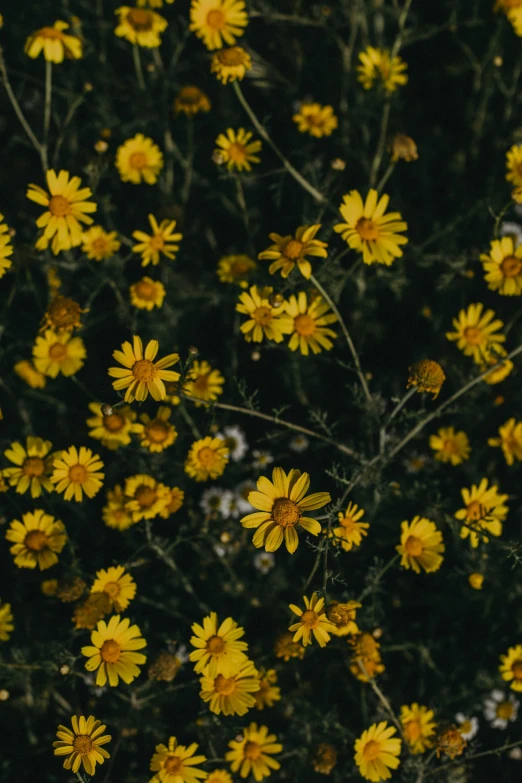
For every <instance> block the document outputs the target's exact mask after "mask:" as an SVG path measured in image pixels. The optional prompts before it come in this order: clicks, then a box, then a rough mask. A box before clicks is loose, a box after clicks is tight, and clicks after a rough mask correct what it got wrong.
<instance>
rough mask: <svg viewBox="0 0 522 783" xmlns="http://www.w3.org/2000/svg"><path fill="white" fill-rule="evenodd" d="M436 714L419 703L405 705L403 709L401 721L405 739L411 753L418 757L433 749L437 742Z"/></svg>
mask: <svg viewBox="0 0 522 783" xmlns="http://www.w3.org/2000/svg"><path fill="white" fill-rule="evenodd" d="M433 716H434V712H433V710H429V709H428V708H427V707H423V706H422V705H419V704H417V703H414V704H410V705H409V706H408V705H407V704H403V706H402V707H401V714H400V716H399V717H400V721H401V723H402V728H403V731H404V737H405V739H406V742H407V743H408V745H409V748H410V751H411V752H412V753H413V754H414V755H417V754H419V753H424V751H425V750H427V749H428V748H432V747H433V745H434V742H435V737H434V734H435V721H434V720H433Z"/></svg>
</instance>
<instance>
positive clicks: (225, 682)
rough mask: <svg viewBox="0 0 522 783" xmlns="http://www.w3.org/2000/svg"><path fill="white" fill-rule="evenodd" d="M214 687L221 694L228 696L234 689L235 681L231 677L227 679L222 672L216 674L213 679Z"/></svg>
mask: <svg viewBox="0 0 522 783" xmlns="http://www.w3.org/2000/svg"><path fill="white" fill-rule="evenodd" d="M214 689H215V690H216V692H217V693H220V694H221V695H222V696H230V694H232V693H234V691H235V690H236V681H235V680H234V678H233V677H230V678H229V679H227V678H226V677H223V675H222V674H218V676H217V677H216V679H215V680H214Z"/></svg>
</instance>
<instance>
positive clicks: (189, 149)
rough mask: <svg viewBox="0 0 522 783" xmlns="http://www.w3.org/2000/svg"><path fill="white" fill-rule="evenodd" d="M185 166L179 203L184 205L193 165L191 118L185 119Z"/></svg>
mask: <svg viewBox="0 0 522 783" xmlns="http://www.w3.org/2000/svg"><path fill="white" fill-rule="evenodd" d="M186 161H187V166H186V168H185V181H184V183H183V191H182V194H181V201H182V202H183V204H186V203H187V201H188V200H189V196H190V186H191V184H192V168H193V165H194V121H193V119H192V117H187V157H186Z"/></svg>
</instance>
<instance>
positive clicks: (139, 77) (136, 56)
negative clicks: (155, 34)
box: [132, 44, 147, 91]
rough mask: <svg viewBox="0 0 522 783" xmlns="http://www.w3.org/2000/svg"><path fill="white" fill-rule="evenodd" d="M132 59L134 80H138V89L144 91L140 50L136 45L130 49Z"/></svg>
mask: <svg viewBox="0 0 522 783" xmlns="http://www.w3.org/2000/svg"><path fill="white" fill-rule="evenodd" d="M132 59H133V60H134V70H135V71H136V78H137V80H138V85H139V88H140V90H143V91H145V90H146V89H147V88H146V86H145V79H144V78H143V70H142V67H141V58H140V50H139V48H138V46H137V45H136V44H134V46H133V47H132Z"/></svg>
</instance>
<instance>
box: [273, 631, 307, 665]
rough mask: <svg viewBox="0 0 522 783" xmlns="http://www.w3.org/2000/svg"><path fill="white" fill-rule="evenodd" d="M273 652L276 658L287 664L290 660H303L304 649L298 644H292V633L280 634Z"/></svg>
mask: <svg viewBox="0 0 522 783" xmlns="http://www.w3.org/2000/svg"><path fill="white" fill-rule="evenodd" d="M274 652H275V655H276V658H282V659H283V661H286V662H288V661H289V660H290V658H299V660H302V659H303V656H304V654H305V649H304V647H303V645H302V644H299V642H294V635H293V633H287V632H285V633H282V634H280V635H279V636H278V638H277V639H276V642H275V644H274Z"/></svg>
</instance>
